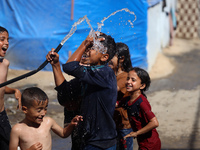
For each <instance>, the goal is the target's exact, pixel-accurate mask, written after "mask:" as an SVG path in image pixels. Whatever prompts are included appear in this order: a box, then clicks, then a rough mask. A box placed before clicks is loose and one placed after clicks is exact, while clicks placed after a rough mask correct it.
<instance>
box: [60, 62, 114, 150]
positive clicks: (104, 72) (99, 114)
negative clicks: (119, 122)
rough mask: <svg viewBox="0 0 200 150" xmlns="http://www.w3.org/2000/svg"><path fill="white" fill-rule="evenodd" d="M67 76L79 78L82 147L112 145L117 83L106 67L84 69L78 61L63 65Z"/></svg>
mask: <svg viewBox="0 0 200 150" xmlns="http://www.w3.org/2000/svg"><path fill="white" fill-rule="evenodd" d="M63 70H64V72H66V73H67V74H69V75H72V76H74V77H76V78H79V79H80V81H81V82H82V83H83V85H84V94H83V99H82V102H81V110H80V111H81V115H82V116H83V122H82V123H80V124H79V131H80V132H79V133H80V135H81V137H83V140H84V142H85V144H86V145H87V144H91V145H94V146H98V147H100V148H109V147H111V146H113V145H114V144H116V136H117V133H116V127H115V122H114V120H113V114H114V110H115V103H116V100H117V81H116V77H115V74H114V72H113V70H112V69H111V68H110V67H109V66H108V65H100V66H90V67H85V66H81V65H79V62H76V61H74V62H69V63H66V64H64V65H63Z"/></svg>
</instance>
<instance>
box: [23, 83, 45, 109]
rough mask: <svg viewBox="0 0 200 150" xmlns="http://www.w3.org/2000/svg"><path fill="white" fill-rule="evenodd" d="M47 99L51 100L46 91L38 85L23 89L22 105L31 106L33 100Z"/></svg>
mask: <svg viewBox="0 0 200 150" xmlns="http://www.w3.org/2000/svg"><path fill="white" fill-rule="evenodd" d="M34 100H36V101H43V102H44V101H46V100H49V98H48V96H47V95H46V93H45V92H44V91H43V90H41V89H40V88H38V87H30V88H27V89H25V90H24V91H23V93H22V98H21V101H22V106H26V107H30V106H32V103H33V101H34Z"/></svg>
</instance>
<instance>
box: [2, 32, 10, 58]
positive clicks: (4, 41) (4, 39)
mask: <svg viewBox="0 0 200 150" xmlns="http://www.w3.org/2000/svg"><path fill="white" fill-rule="evenodd" d="M8 46H9V42H8V33H7V32H6V31H4V32H0V56H1V57H4V56H5V55H6V51H7V49H8Z"/></svg>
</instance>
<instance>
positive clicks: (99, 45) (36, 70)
mask: <svg viewBox="0 0 200 150" xmlns="http://www.w3.org/2000/svg"><path fill="white" fill-rule="evenodd" d="M121 11H126V12H128V13H130V14H132V15H134V16H135V19H134V20H133V21H132V22H131V21H130V20H128V22H129V23H130V24H131V25H133V22H134V21H135V20H136V15H135V13H134V12H132V11H130V10H129V9H127V8H123V9H121V10H117V11H115V12H113V13H112V14H110V15H109V16H108V17H104V18H103V20H101V23H97V24H98V29H97V33H95V32H94V30H93V28H92V26H91V24H90V20H89V19H88V18H87V16H86V15H85V16H84V17H82V18H79V20H78V21H77V22H75V23H74V24H73V25H72V28H71V30H70V32H69V33H68V34H67V35H66V36H65V37H64V38H63V40H62V41H61V42H60V44H59V45H58V46H57V48H56V49H55V52H56V53H58V52H59V50H60V49H61V48H62V46H63V45H64V43H65V42H66V41H67V40H68V39H69V38H70V37H71V36H72V35H73V34H74V33H75V31H76V29H77V25H79V24H80V23H82V22H83V21H84V20H86V22H87V24H88V25H89V27H90V28H91V30H90V34H89V36H92V37H93V39H94V46H96V47H97V49H99V50H100V52H101V53H103V54H104V53H106V52H107V49H105V48H104V46H103V45H102V44H101V43H100V41H99V40H95V37H96V36H97V37H99V36H100V32H101V27H102V26H104V21H105V20H107V19H108V18H110V17H111V16H113V15H115V14H116V13H118V12H121ZM47 64H48V61H47V60H46V61H44V62H43V63H42V64H41V65H40V66H39V67H38V68H37V69H35V70H33V71H30V72H28V73H26V74H23V75H21V76H18V77H16V78H13V79H11V80H8V81H6V82H4V83H2V84H0V88H1V87H3V86H6V85H8V84H11V83H13V82H16V81H18V80H21V79H24V78H27V77H29V76H31V75H33V74H35V73H37V72H38V71H40V70H42V69H43V68H44V67H45V66H46V65H47Z"/></svg>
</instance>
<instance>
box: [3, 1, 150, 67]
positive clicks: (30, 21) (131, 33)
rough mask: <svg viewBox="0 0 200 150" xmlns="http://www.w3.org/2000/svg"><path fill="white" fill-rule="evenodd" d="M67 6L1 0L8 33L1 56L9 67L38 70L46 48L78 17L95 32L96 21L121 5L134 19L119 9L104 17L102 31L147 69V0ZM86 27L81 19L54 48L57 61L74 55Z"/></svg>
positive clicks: (58, 3) (94, 2)
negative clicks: (122, 43) (6, 46)
mask: <svg viewBox="0 0 200 150" xmlns="http://www.w3.org/2000/svg"><path fill="white" fill-rule="evenodd" d="M71 6H72V3H71V0H65V1H63V0H56V1H55V0H48V1H42V2H41V0H34V1H31V0H26V1H24V0H15V1H13V0H2V1H0V26H3V27H5V28H7V29H8V31H9V36H10V41H9V42H10V46H9V49H8V51H7V54H6V58H7V59H8V60H9V61H10V68H11V69H28V70H33V69H36V68H38V67H39V65H40V64H41V63H43V62H44V61H45V60H46V58H45V56H46V54H47V53H48V51H50V50H51V48H56V47H57V46H58V44H59V43H60V42H61V41H62V39H63V38H64V37H65V36H66V35H67V34H68V33H69V31H70V29H71V28H72V25H73V24H74V23H75V22H77V21H78V19H79V18H81V17H83V16H85V15H86V16H87V18H88V19H89V20H90V23H91V25H92V27H93V29H94V30H97V27H98V26H97V23H99V22H101V20H102V19H103V18H104V17H107V16H109V15H110V14H111V13H113V12H115V11H117V10H121V9H123V8H127V9H129V10H130V11H132V12H134V13H135V15H136V17H137V18H136V20H135V16H134V15H132V14H130V13H128V12H126V11H121V12H119V13H116V14H115V15H114V16H111V17H110V18H108V19H107V20H106V21H105V22H104V26H103V27H102V29H101V31H102V32H104V33H106V34H108V35H111V36H112V37H114V39H115V41H116V42H124V43H126V44H127V45H128V46H129V49H130V52H131V59H132V64H133V66H139V67H142V68H145V69H147V68H148V64H147V50H146V45H147V9H148V3H147V1H146V0H137V1H132V0H128V1H123V2H122V1H118V0H117V1H114V2H113V1H112V0H101V1H92V0H86V1H81V0H75V1H74V7H73V8H74V9H73V10H74V11H72V9H71ZM71 15H73V20H71ZM134 20H135V21H134ZM133 21H134V22H133ZM130 22H131V23H132V25H131V23H130ZM89 31H90V27H89V26H88V24H87V23H86V21H84V22H82V23H81V24H80V25H78V26H77V30H76V31H75V33H74V34H73V35H72V36H71V37H70V38H69V40H67V41H66V43H65V44H64V46H63V47H62V49H61V50H60V51H59V55H60V61H61V63H65V62H66V60H67V59H68V52H69V51H72V53H73V52H74V51H75V50H76V49H77V48H78V46H79V45H80V44H81V42H82V41H83V40H84V39H85V38H86V37H87V35H88V34H89ZM44 70H51V65H49V64H48V65H47V66H46V67H45V68H44Z"/></svg>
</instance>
